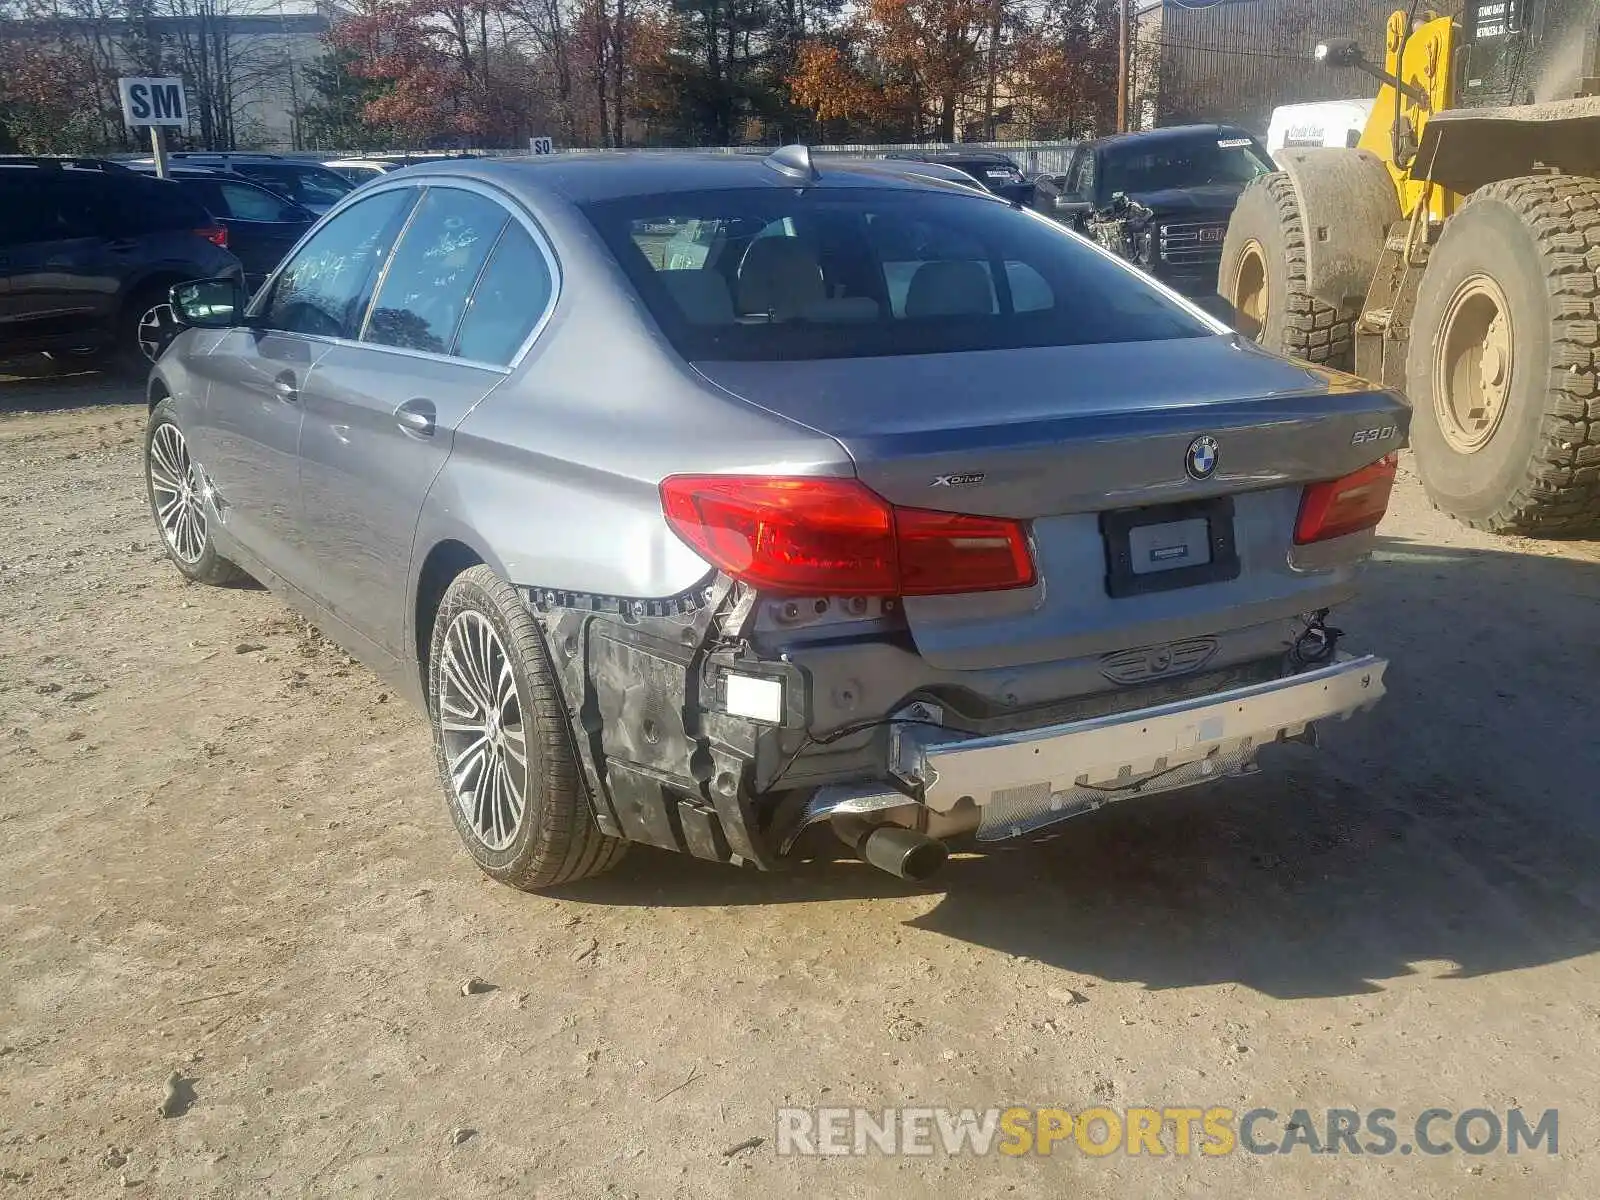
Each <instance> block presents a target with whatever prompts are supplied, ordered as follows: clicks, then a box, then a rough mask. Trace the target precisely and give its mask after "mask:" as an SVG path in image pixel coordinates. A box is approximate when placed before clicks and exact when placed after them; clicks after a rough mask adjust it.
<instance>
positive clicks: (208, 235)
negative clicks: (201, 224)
mask: <svg viewBox="0 0 1600 1200" xmlns="http://www.w3.org/2000/svg"><path fill="white" fill-rule="evenodd" d="M195 232H196V233H198V234H199V235H200V236H201V237H203V238H205V240H206V241H208V242H210V243H211V244H212V245H213V246H221V247H222V248H223V249H224V250H226V249H227V248H228V227H227V226H226V225H207V226H206V227H205V228H204V229H196V230H195Z"/></svg>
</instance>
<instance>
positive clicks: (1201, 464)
mask: <svg viewBox="0 0 1600 1200" xmlns="http://www.w3.org/2000/svg"><path fill="white" fill-rule="evenodd" d="M1183 466H1184V469H1185V470H1186V471H1188V472H1189V478H1190V479H1210V478H1211V476H1212V475H1214V474H1215V473H1216V470H1217V439H1216V438H1214V437H1212V436H1211V435H1210V434H1209V433H1202V434H1201V435H1200V436H1199V437H1197V438H1195V440H1194V441H1192V442H1190V443H1189V451H1188V453H1187V454H1185V455H1184V456H1183Z"/></svg>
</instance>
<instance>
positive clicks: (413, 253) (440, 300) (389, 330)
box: [361, 187, 510, 354]
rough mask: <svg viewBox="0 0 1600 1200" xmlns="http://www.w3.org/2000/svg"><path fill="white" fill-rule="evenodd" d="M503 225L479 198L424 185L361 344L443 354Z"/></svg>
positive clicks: (499, 212)
mask: <svg viewBox="0 0 1600 1200" xmlns="http://www.w3.org/2000/svg"><path fill="white" fill-rule="evenodd" d="M508 220H510V214H509V213H507V212H506V210H505V209H504V208H502V207H501V206H500V205H498V204H496V203H495V202H494V201H493V200H490V199H488V198H487V197H486V196H480V195H478V194H477V193H476V192H468V191H463V190H462V189H460V188H443V187H435V188H429V189H428V191H427V192H426V193H425V194H424V195H423V197H422V202H421V203H420V204H418V205H417V210H416V212H415V213H413V214H412V216H411V220H410V222H409V223H408V224H407V225H406V231H405V233H404V234H403V235H402V236H401V238H400V245H399V247H398V248H397V249H396V250H395V252H394V258H393V259H391V260H390V262H389V266H388V269H387V270H385V271H384V273H383V281H382V282H381V283H380V284H379V286H378V298H377V300H376V301H375V302H374V304H373V306H372V315H371V316H370V317H368V318H367V327H366V330H365V331H364V332H363V333H362V335H361V340H362V341H364V342H374V343H376V344H377V345H380V346H398V347H401V348H403V349H407V350H426V351H429V352H431V353H433V354H448V353H449V352H450V347H451V345H452V344H453V343H454V342H455V336H456V325H457V324H458V323H459V322H460V320H461V314H462V313H463V312H464V311H465V310H466V307H467V296H468V295H470V294H471V292H472V289H473V285H474V284H476V283H477V281H478V273H479V272H480V271H481V270H482V269H483V264H484V263H485V262H486V261H487V260H488V257H489V251H490V250H492V249H493V248H494V244H495V241H496V240H497V239H498V238H499V237H500V230H501V229H502V228H504V227H505V223H506V222H507V221H508Z"/></svg>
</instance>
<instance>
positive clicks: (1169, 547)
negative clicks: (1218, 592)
mask: <svg viewBox="0 0 1600 1200" xmlns="http://www.w3.org/2000/svg"><path fill="white" fill-rule="evenodd" d="M1202 525H1203V526H1204V534H1203V535H1202V534H1201V533H1200V528H1201V526H1202ZM1100 532H1101V534H1102V536H1103V537H1104V538H1105V543H1106V593H1107V594H1108V595H1110V596H1112V597H1122V596H1140V595H1144V594H1146V593H1149V592H1166V591H1172V590H1174V589H1176V588H1186V587H1194V586H1196V585H1197V584H1202V583H1223V582H1226V581H1227V580H1230V579H1237V578H1238V577H1239V551H1238V547H1237V545H1236V544H1235V542H1234V533H1233V497H1231V496H1217V497H1215V498H1213V499H1210V500H1189V501H1184V502H1182V503H1179V504H1158V505H1155V506H1153V507H1150V508H1130V509H1122V510H1119V511H1117V512H1106V513H1101V514H1100ZM1202 538H1203V545H1202ZM1202 552H1203V553H1202Z"/></svg>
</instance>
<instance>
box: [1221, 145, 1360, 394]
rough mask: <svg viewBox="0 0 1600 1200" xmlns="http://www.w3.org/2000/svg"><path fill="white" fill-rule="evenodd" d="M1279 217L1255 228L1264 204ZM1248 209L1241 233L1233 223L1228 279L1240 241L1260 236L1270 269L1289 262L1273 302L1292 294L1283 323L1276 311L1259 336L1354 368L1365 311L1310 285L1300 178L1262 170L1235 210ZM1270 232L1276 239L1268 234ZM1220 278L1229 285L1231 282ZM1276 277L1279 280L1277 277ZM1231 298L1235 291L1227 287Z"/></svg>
mask: <svg viewBox="0 0 1600 1200" xmlns="http://www.w3.org/2000/svg"><path fill="white" fill-rule="evenodd" d="M1263 205H1264V207H1265V208H1266V210H1267V211H1268V212H1270V213H1272V214H1273V215H1274V216H1275V218H1276V225H1275V228H1272V229H1270V230H1269V229H1251V228H1249V227H1248V225H1249V223H1250V216H1249V214H1250V213H1251V212H1252V210H1255V211H1256V212H1258V213H1259V211H1260V207H1261V206H1263ZM1240 210H1243V212H1244V213H1245V218H1244V220H1242V221H1239V222H1237V224H1238V225H1239V227H1240V229H1239V238H1238V240H1236V238H1235V234H1234V228H1235V223H1234V222H1230V224H1229V226H1228V237H1227V240H1226V243H1225V244H1224V246H1223V254H1222V272H1223V279H1226V278H1227V276H1228V275H1229V274H1230V273H1231V271H1230V263H1231V260H1232V259H1233V257H1234V256H1235V254H1236V253H1237V251H1238V250H1239V249H1242V245H1239V244H1238V242H1239V241H1249V240H1254V241H1257V242H1260V243H1261V247H1262V250H1263V251H1265V253H1266V255H1267V259H1268V261H1267V264H1266V265H1267V269H1268V270H1269V272H1270V271H1271V270H1272V268H1273V265H1274V262H1275V261H1281V262H1282V264H1283V272H1284V275H1283V283H1284V285H1285V286H1284V287H1283V290H1282V292H1281V293H1279V292H1278V291H1277V289H1275V288H1274V289H1271V290H1270V291H1269V303H1271V304H1273V305H1277V304H1278V303H1280V301H1279V300H1278V299H1277V297H1278V295H1280V294H1281V295H1283V296H1284V297H1285V298H1286V301H1285V302H1284V311H1283V313H1282V323H1281V327H1280V328H1277V329H1274V321H1273V316H1272V314H1270V313H1269V314H1268V317H1267V320H1266V322H1265V324H1264V326H1263V329H1262V332H1261V336H1260V337H1258V339H1257V340H1258V341H1260V342H1261V344H1262V345H1263V346H1265V347H1266V348H1267V349H1268V350H1272V351H1275V352H1277V353H1279V354H1288V355H1292V356H1293V357H1295V358H1299V359H1304V360H1305V361H1306V362H1312V363H1319V364H1322V365H1325V366H1330V367H1337V368H1339V369H1340V370H1349V369H1351V368H1352V367H1353V366H1354V363H1355V326H1356V319H1357V318H1358V317H1359V316H1360V315H1361V314H1360V313H1359V312H1357V311H1355V310H1346V309H1338V308H1334V307H1333V306H1332V305H1328V304H1324V303H1323V302H1322V301H1321V300H1318V299H1317V298H1316V297H1315V296H1313V295H1311V293H1310V292H1309V291H1307V278H1308V276H1307V267H1306V231H1305V222H1304V221H1303V220H1302V219H1301V216H1300V202H1299V200H1298V199H1297V198H1296V197H1295V192H1294V184H1293V182H1292V181H1291V180H1290V179H1289V175H1288V173H1287V172H1285V171H1274V172H1272V173H1271V174H1269V175H1259V176H1257V177H1256V178H1255V179H1253V180H1251V181H1250V183H1249V184H1247V185H1246V187H1245V189H1244V192H1243V193H1242V194H1241V195H1240V197H1239V205H1238V207H1237V208H1236V209H1235V210H1234V211H1235V213H1236V214H1237V213H1239V212H1240ZM1269 237H1270V241H1269V240H1268V239H1269ZM1223 279H1219V284H1221V285H1222V286H1223V287H1228V286H1231V282H1230V283H1224V282H1223ZM1274 282H1276V281H1274ZM1224 299H1226V300H1228V301H1229V302H1230V303H1231V302H1232V301H1233V299H1234V297H1232V296H1229V295H1227V294H1226V293H1224Z"/></svg>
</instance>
